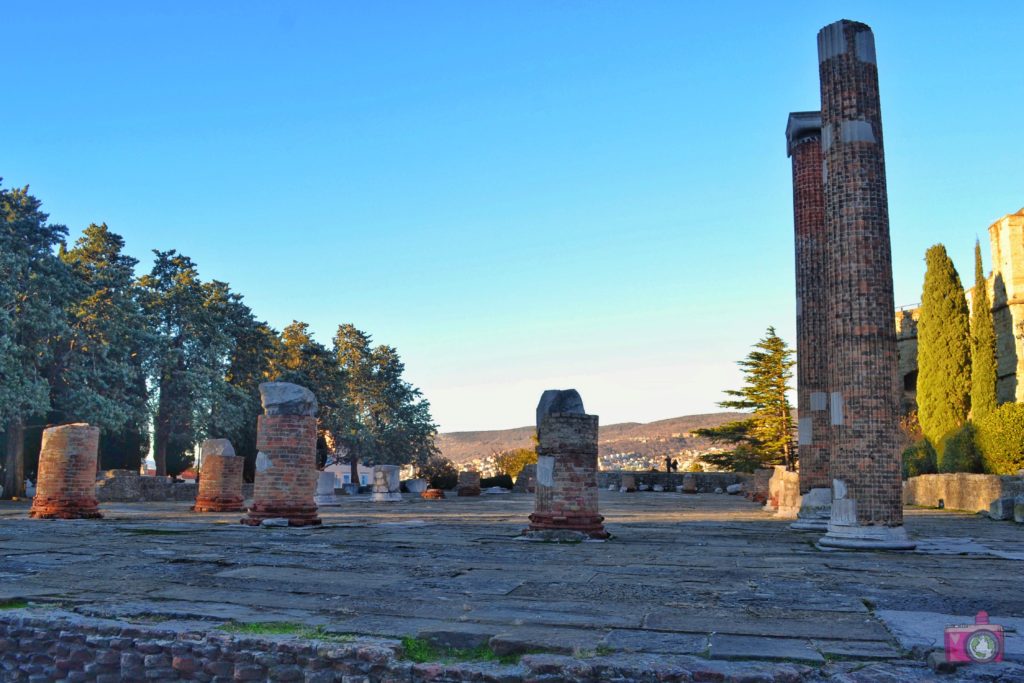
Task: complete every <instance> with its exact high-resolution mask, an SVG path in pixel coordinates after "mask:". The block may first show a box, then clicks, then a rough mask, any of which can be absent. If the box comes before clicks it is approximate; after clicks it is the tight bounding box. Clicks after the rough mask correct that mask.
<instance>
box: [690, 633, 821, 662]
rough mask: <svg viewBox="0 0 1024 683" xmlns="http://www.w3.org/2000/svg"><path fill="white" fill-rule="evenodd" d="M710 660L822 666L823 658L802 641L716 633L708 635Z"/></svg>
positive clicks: (805, 641)
mask: <svg viewBox="0 0 1024 683" xmlns="http://www.w3.org/2000/svg"><path fill="white" fill-rule="evenodd" d="M710 652H711V658H712V659H759V660H768V661H787V662H803V663H805V664H824V663H825V658H824V657H822V656H821V653H820V652H818V651H817V650H815V649H814V648H813V647H812V646H811V642H810V641H809V640H805V639H802V638H761V637H758V636H733V635H728V634H723V633H715V634H712V636H711V646H710Z"/></svg>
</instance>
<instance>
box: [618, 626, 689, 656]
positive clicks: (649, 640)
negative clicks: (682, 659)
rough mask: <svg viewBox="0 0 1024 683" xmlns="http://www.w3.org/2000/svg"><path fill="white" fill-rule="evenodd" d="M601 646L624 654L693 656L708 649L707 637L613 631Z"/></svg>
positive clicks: (625, 630)
mask: <svg viewBox="0 0 1024 683" xmlns="http://www.w3.org/2000/svg"><path fill="white" fill-rule="evenodd" d="M602 645H604V646H605V647H607V648H609V649H611V650H622V651H625V652H655V653H660V654H674V655H679V654H685V655H695V654H701V653H703V652H705V651H706V650H707V649H708V637H707V636H704V635H694V634H691V633H662V632H658V631H642V630H639V629H615V630H613V631H609V632H608V635H607V636H605V638H604V641H603V642H602Z"/></svg>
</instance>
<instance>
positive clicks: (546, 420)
mask: <svg viewBox="0 0 1024 683" xmlns="http://www.w3.org/2000/svg"><path fill="white" fill-rule="evenodd" d="M537 435H538V440H539V442H538V444H537V493H536V498H535V503H534V511H533V514H532V515H530V528H529V529H527V530H526V532H525V533H526V534H527V535H530V536H537V537H541V538H545V537H550V536H552V535H557V534H558V533H559V532H578V533H581V534H585V535H587V536H590V537H591V538H607V537H608V532H607V531H605V530H604V525H603V524H602V522H604V517H602V516H601V515H600V514H598V506H597V415H587V414H586V413H584V411H583V401H582V400H581V399H580V396H579V393H577V392H576V390H575V389H570V390H567V391H557V390H549V391H545V392H544V395H543V396H542V397H541V402H540V405H539V406H538V408H537Z"/></svg>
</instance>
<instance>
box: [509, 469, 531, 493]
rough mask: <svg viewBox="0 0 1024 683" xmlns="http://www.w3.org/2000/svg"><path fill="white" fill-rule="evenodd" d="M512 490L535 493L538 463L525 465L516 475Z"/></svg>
mask: <svg viewBox="0 0 1024 683" xmlns="http://www.w3.org/2000/svg"><path fill="white" fill-rule="evenodd" d="M512 490H513V491H515V492H516V493H535V492H536V491H537V465H536V464H529V465H525V466H524V467H523V469H522V471H520V472H519V475H518V476H517V477H516V483H515V486H513V487H512Z"/></svg>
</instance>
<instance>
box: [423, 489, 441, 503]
mask: <svg viewBox="0 0 1024 683" xmlns="http://www.w3.org/2000/svg"><path fill="white" fill-rule="evenodd" d="M420 498H425V499H426V500H444V489H427V490H426V491H424V492H423V493H421V494H420Z"/></svg>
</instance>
